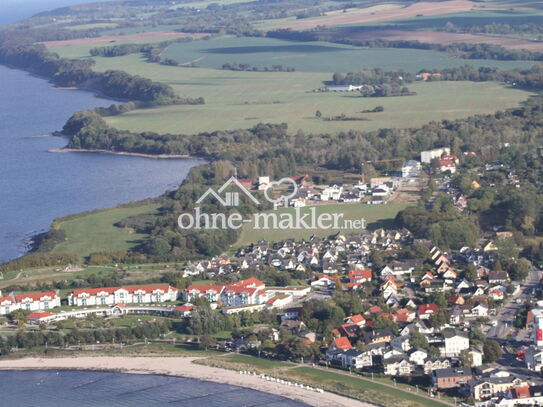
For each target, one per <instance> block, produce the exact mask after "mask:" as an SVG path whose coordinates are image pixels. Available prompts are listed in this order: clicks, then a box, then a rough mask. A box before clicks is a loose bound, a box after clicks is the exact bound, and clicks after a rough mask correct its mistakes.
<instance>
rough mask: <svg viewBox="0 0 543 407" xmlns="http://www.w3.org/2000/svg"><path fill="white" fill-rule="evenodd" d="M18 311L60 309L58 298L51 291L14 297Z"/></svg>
mask: <svg viewBox="0 0 543 407" xmlns="http://www.w3.org/2000/svg"><path fill="white" fill-rule="evenodd" d="M15 302H16V303H17V305H18V309H22V310H27V311H40V310H46V309H51V308H55V307H60V297H59V296H58V295H57V294H56V293H54V292H53V291H47V292H43V293H29V294H19V295H16V296H15Z"/></svg>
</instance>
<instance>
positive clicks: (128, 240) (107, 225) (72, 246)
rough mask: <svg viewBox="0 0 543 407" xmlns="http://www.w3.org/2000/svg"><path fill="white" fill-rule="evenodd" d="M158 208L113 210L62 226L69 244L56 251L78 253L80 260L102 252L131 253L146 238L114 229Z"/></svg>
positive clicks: (147, 206) (60, 246) (77, 219)
mask: <svg viewBox="0 0 543 407" xmlns="http://www.w3.org/2000/svg"><path fill="white" fill-rule="evenodd" d="M157 208H158V205H145V206H137V207H133V208H113V209H106V210H101V211H98V212H96V213H91V214H89V215H84V216H82V217H79V218H76V219H73V220H68V221H65V222H60V224H59V227H60V228H61V229H62V230H64V231H65V232H66V235H67V238H66V241H65V242H63V243H60V244H59V245H57V246H56V247H55V249H54V250H53V252H56V253H61V252H65V253H76V254H78V255H80V256H81V257H85V256H88V255H89V254H91V253H94V252H99V251H117V250H128V249H131V248H133V247H135V246H137V245H138V244H140V243H141V242H142V241H143V240H144V239H145V238H146V237H147V235H144V234H138V233H130V232H129V231H127V230H125V229H121V228H118V227H116V226H114V224H115V223H117V222H119V221H121V220H122V219H124V218H126V217H128V216H133V215H139V214H144V213H154V212H155V211H156V209H157Z"/></svg>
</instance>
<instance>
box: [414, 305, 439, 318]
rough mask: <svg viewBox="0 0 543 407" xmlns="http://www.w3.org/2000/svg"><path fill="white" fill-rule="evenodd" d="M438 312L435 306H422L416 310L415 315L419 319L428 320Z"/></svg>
mask: <svg viewBox="0 0 543 407" xmlns="http://www.w3.org/2000/svg"><path fill="white" fill-rule="evenodd" d="M438 310H439V307H438V306H437V305H436V304H422V305H419V307H418V308H417V315H418V317H419V318H420V319H429V318H430V317H431V316H432V315H434V314H435V313H436V312H437V311H438Z"/></svg>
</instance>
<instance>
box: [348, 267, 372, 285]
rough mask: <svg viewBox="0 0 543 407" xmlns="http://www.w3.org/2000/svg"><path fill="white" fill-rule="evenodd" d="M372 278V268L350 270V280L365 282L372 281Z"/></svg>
mask: <svg viewBox="0 0 543 407" xmlns="http://www.w3.org/2000/svg"><path fill="white" fill-rule="evenodd" d="M371 278H372V271H371V270H370V269H366V270H350V271H349V282H351V283H365V282H366V281H371Z"/></svg>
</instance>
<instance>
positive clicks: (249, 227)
mask: <svg viewBox="0 0 543 407" xmlns="http://www.w3.org/2000/svg"><path fill="white" fill-rule="evenodd" d="M406 207H407V205H403V204H395V203H388V204H386V205H366V204H344V205H337V204H334V205H320V206H317V207H315V208H316V213H317V215H319V214H322V213H342V214H344V219H349V220H357V219H361V218H363V219H364V220H365V221H366V222H367V229H369V230H373V229H377V228H380V227H383V228H389V229H390V228H393V227H395V226H396V224H395V222H394V218H395V217H396V215H397V213H398V212H399V211H401V210H402V209H405V208H406ZM309 209H310V207H305V208H301V214H302V215H303V214H304V213H309ZM277 212H278V213H291V214H292V213H294V208H284V209H279V210H277ZM340 231H341V232H346V233H349V232H353V233H354V232H361V231H362V230H360V229H358V230H355V229H343V230H319V229H305V230H291V229H288V230H262V229H255V228H254V224H246V225H244V227H243V229H242V232H241V236H240V238H239V240H238V241H237V242H236V246H237V247H242V246H247V245H249V244H251V243H254V242H258V241H259V240H263V239H264V240H268V241H272V242H273V241H280V240H283V239H288V238H294V239H297V240H300V239H307V238H309V237H310V236H311V235H312V234H315V235H318V236H321V237H325V236H329V235H331V234H333V233H336V232H340Z"/></svg>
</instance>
